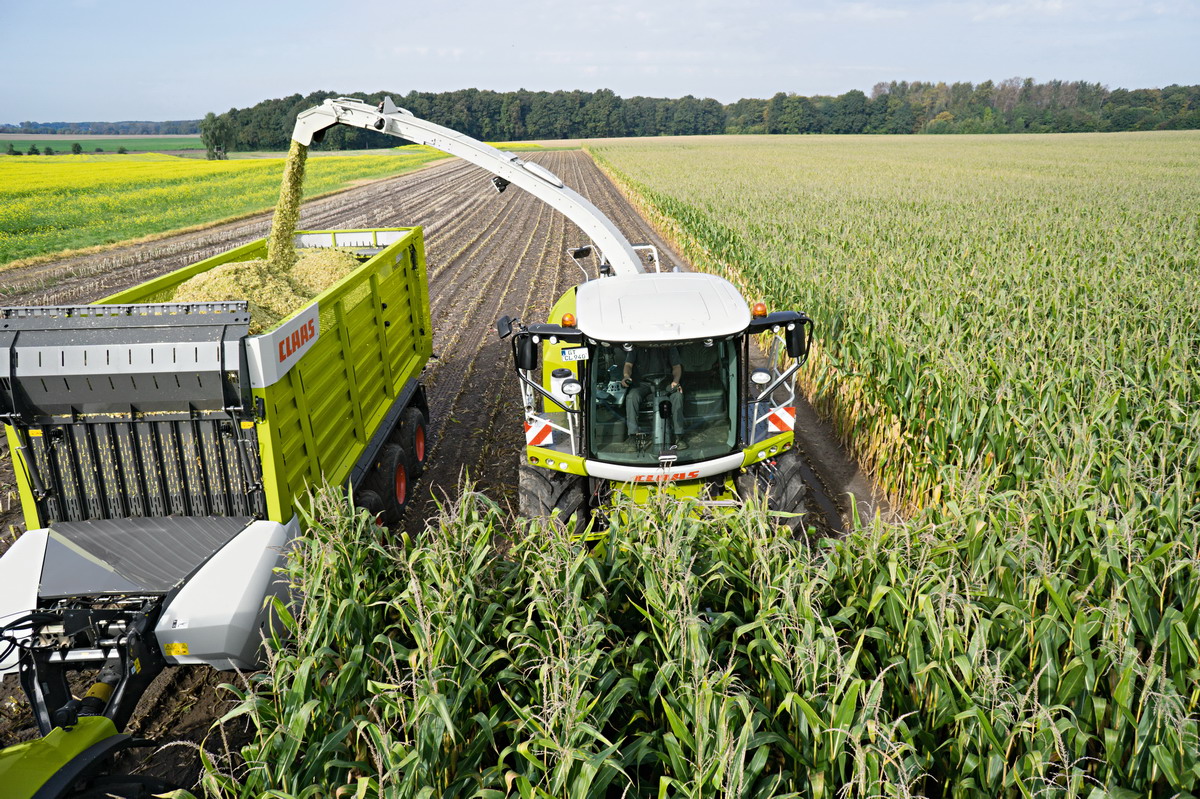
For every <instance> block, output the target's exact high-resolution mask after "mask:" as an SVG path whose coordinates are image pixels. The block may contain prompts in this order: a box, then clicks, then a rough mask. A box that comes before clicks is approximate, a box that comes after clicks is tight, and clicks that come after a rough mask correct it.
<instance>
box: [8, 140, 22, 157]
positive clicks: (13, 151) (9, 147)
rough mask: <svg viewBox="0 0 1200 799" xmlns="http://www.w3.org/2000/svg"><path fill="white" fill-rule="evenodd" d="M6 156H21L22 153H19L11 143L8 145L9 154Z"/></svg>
mask: <svg viewBox="0 0 1200 799" xmlns="http://www.w3.org/2000/svg"><path fill="white" fill-rule="evenodd" d="M5 155H20V153H19V152H17V148H16V147H13V143H12V142H9V143H8V152H6V153H5Z"/></svg>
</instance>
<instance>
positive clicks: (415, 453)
mask: <svg viewBox="0 0 1200 799" xmlns="http://www.w3.org/2000/svg"><path fill="white" fill-rule="evenodd" d="M397 437H398V440H399V443H400V446H402V447H404V451H405V452H407V453H408V456H409V472H410V474H409V476H410V477H411V478H412V479H413V480H416V479H417V478H418V477H420V476H421V475H422V474H424V472H425V461H426V459H427V458H428V456H429V452H428V450H427V449H426V443H427V442H426V429H425V414H424V413H422V412H421V409H420V408H417V407H415V406H412V405H410V406H408V407H407V408H405V409H404V413H403V414H402V415H401V416H400V425H399V426H398V428H397Z"/></svg>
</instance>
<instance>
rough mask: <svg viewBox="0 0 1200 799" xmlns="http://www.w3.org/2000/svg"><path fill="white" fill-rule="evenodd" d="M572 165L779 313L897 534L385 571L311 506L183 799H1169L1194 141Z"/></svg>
mask: <svg viewBox="0 0 1200 799" xmlns="http://www.w3.org/2000/svg"><path fill="white" fill-rule="evenodd" d="M594 155H595V156H596V158H597V160H599V161H600V162H601V163H602V164H603V165H605V166H606V168H607V169H608V170H609V171H610V173H611V174H612V175H613V176H614V178H615V179H616V180H617V181H618V182H619V184H620V185H622V186H623V187H624V189H625V190H626V191H627V192H628V194H629V195H630V196H631V197H632V198H633V199H634V200H635V202H638V203H640V205H641V207H642V208H643V210H644V212H645V213H646V214H647V215H648V216H650V217H651V218H653V219H654V220H655V221H656V222H657V224H658V225H659V226H660V228H661V229H662V230H663V231H664V233H665V234H666V235H668V236H669V237H670V238H671V239H672V240H673V241H674V242H675V243H676V244H678V245H679V246H680V247H681V249H683V250H684V251H685V253H686V255H687V256H688V257H689V259H690V260H692V262H693V263H695V264H697V265H698V266H699V267H701V268H705V269H709V270H712V271H716V272H720V273H722V274H725V275H726V276H728V277H730V278H731V279H733V280H734V281H735V282H738V283H740V284H741V285H742V286H743V289H744V290H745V293H746V295H747V297H748V298H751V299H756V298H760V297H761V298H762V299H764V300H766V301H767V302H768V303H769V304H770V305H771V306H772V307H796V308H800V309H803V310H805V311H807V312H808V313H809V314H810V315H811V316H813V318H814V319H815V320H816V323H817V331H818V346H817V347H816V348H815V350H814V355H813V357H812V359H811V361H810V364H809V365H808V366H807V367H806V370H805V373H804V376H803V381H804V383H805V387H806V390H807V392H808V393H809V395H810V397H811V398H812V400H813V402H814V404H815V405H816V406H817V407H818V409H820V410H821V411H822V412H823V413H824V414H825V415H827V416H828V417H829V418H831V419H832V420H833V421H834V422H835V424H836V425H837V427H838V429H839V430H840V432H841V434H842V435H843V437H844V439H845V440H846V442H847V443H848V445H849V446H850V447H851V448H852V449H853V451H854V453H855V454H856V456H857V457H858V458H859V459H860V460H861V462H862V463H863V464H864V465H865V467H866V468H868V469H869V471H870V473H871V474H872V476H873V477H874V478H875V480H876V481H877V483H878V484H879V485H880V486H881V487H883V488H884V489H885V490H886V491H887V492H888V493H889V494H890V495H891V497H892V499H893V500H894V501H895V502H896V503H897V504H898V506H900V507H902V508H904V509H905V510H906V516H907V521H905V522H904V523H893V524H887V523H884V522H882V521H880V520H873V521H872V520H861V522H860V523H859V524H857V525H856V526H855V530H854V531H853V532H852V533H850V534H848V535H847V536H846V537H844V538H842V539H839V540H793V539H791V538H789V537H786V536H784V535H782V534H781V533H780V532H779V530H777V529H776V527H775V525H774V524H773V523H772V520H771V519H770V518H768V516H767V515H766V514H765V513H764V511H763V510H762V509H760V508H757V507H753V506H752V507H749V508H747V509H746V510H745V511H744V512H742V513H739V514H738V515H736V516H729V515H724V516H719V517H709V516H705V515H703V514H702V513H701V512H700V511H699V509H697V508H690V507H687V506H686V505H669V504H664V505H662V506H654V505H652V506H650V507H644V508H635V507H630V508H625V509H622V512H620V513H616V514H613V515H612V518H615V519H618V520H619V521H618V522H616V523H615V524H614V527H613V528H612V529H611V530H610V531H609V535H608V539H607V540H606V541H605V542H603V544H601V545H600V546H598V547H597V548H596V549H595V550H594V551H589V550H588V549H586V548H583V547H580V546H579V545H576V544H573V543H572V542H571V541H570V540H569V538H568V537H567V536H566V535H565V534H564V532H563V530H561V529H559V528H558V527H557V526H556V525H553V524H551V525H544V526H540V525H536V524H532V523H528V522H524V521H518V520H514V519H512V518H511V516H510V515H509V514H508V513H507V512H504V511H503V510H502V509H500V508H499V507H497V506H496V505H495V504H494V503H493V502H492V501H491V500H489V499H487V498H486V497H483V496H482V495H480V494H478V493H474V492H472V491H470V490H469V489H468V490H466V491H464V495H463V499H462V500H461V501H460V502H458V503H457V504H455V505H454V506H451V507H448V508H446V509H445V510H444V512H443V514H442V517H441V518H440V519H437V520H435V522H434V523H433V524H432V525H431V526H430V527H429V529H428V530H427V531H426V532H425V534H424V536H423V537H419V538H416V539H412V540H409V539H404V540H399V541H397V540H390V539H388V538H387V534H386V533H384V532H381V531H379V530H378V529H377V528H375V527H374V525H373V524H372V523H371V522H370V520H368V519H366V518H365V517H363V516H358V517H356V516H354V515H353V514H352V512H351V511H350V508H349V504H348V503H347V502H346V500H345V499H344V498H340V497H338V496H337V495H336V493H331V492H325V493H322V494H320V495H318V496H317V497H316V498H315V499H314V501H313V503H312V507H311V510H310V511H309V512H308V514H309V532H308V533H307V534H306V537H305V538H303V539H302V540H301V541H299V542H298V543H297V545H296V547H295V548H294V550H293V552H292V554H291V559H290V566H289V572H288V575H287V577H288V579H289V581H290V582H291V584H292V586H293V591H294V592H295V595H296V596H297V597H299V601H298V603H297V605H296V608H295V615H291V614H289V613H287V612H286V611H284V610H283V609H282V608H280V615H281V617H282V619H283V621H282V622H281V626H280V627H279V629H277V630H276V632H275V635H274V638H273V640H272V642H271V650H272V652H273V655H272V662H271V667H270V668H269V669H268V670H267V671H265V672H263V673H262V674H260V675H256V676H254V677H252V678H249V679H248V680H246V681H243V682H239V683H236V684H235V685H232V686H230V690H231V691H232V695H233V696H234V699H235V700H236V701H235V706H234V709H233V710H232V711H231V712H230V715H229V716H228V717H227V723H230V722H233V721H235V720H245V719H249V720H250V722H251V724H252V727H253V730H254V732H253V734H252V737H251V740H250V741H249V743H247V744H246V745H245V746H241V747H227V748H226V750H225V753H224V755H223V756H215V755H208V756H206V757H207V761H206V775H205V777H204V782H203V785H202V787H203V790H204V792H205V793H206V794H207V795H208V796H211V797H220V798H221V799H233V798H234V797H238V799H242V798H243V797H246V798H248V797H258V796H276V797H316V796H347V797H349V796H357V797H389V798H390V797H396V798H399V797H410V796H412V797H424V796H456V797H457V796H463V797H487V798H488V799H491V798H493V797H494V798H497V799H498V798H499V797H506V796H520V797H523V798H528V797H551V796H553V797H572V798H573V799H574V798H575V797H600V796H631V797H633V796H637V797H662V798H663V799H666V798H667V797H747V798H750V797H768V796H799V797H820V798H822V799H823V798H824V797H830V798H831V799H832V798H833V797H839V798H840V797H916V796H926V797H961V798H962V799H967V797H971V798H974V797H1035V796H1036V797H1084V798H1086V799H1100V798H1101V797H1115V799H1133V798H1134V797H1183V798H1187V797H1196V796H1200V757H1198V753H1200V532H1198V530H1197V520H1198V518H1200V460H1198V457H1200V456H1198V455H1197V443H1198V442H1200V362H1198V359H1200V327H1198V325H1200V276H1198V274H1200V273H1198V271H1197V252H1198V250H1200V246H1198V245H1200V217H1198V216H1197V210H1196V209H1197V208H1200V180H1197V178H1198V177H1200V173H1198V167H1197V164H1200V136H1197V135H1196V134H1192V133H1186V134H1183V133H1180V134H1176V133H1167V134H1161V135H1160V134H1131V135H1126V134H1119V135H1098V136H1078V135H1076V136H1042V137H1037V138H1032V137H1030V138H1026V137H1005V136H991V137H978V138H976V137H966V136H964V137H958V138H957V139H955V140H953V141H946V140H945V139H941V138H938V139H932V138H931V139H924V138H921V137H906V138H903V139H901V138H890V137H827V138H826V137H798V138H792V139H787V138H784V137H772V138H771V139H754V138H750V139H741V140H737V141H736V145H731V143H730V140H728V139H725V138H722V139H714V140H711V141H706V140H686V141H683V142H680V141H678V140H676V141H670V140H668V141H664V142H649V143H646V142H623V143H614V144H605V145H604V146H603V147H597V148H596V149H595V152H594ZM750 287H752V288H753V290H750ZM218 733H219V731H217V732H214V733H213V735H214V736H217V735H218Z"/></svg>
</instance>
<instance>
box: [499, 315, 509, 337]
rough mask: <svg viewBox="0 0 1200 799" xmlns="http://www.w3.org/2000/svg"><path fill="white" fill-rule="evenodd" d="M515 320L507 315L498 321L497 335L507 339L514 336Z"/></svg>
mask: <svg viewBox="0 0 1200 799" xmlns="http://www.w3.org/2000/svg"><path fill="white" fill-rule="evenodd" d="M512 326H513V320H512V318H511V317H509V316H507V315H505V316H501V317H500V318H499V319H497V320H496V334H497V335H498V336H500V338H502V339H505V338H508V337H509V336H510V335H512Z"/></svg>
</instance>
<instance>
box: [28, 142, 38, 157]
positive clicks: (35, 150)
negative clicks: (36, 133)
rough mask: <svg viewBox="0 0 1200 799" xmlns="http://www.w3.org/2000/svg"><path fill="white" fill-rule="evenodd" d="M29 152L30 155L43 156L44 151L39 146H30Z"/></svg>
mask: <svg viewBox="0 0 1200 799" xmlns="http://www.w3.org/2000/svg"><path fill="white" fill-rule="evenodd" d="M27 152H28V153H29V154H30V155H41V154H42V151H41V150H39V149H38V146H37V145H36V144H31V145H29V150H28V151H27Z"/></svg>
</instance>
